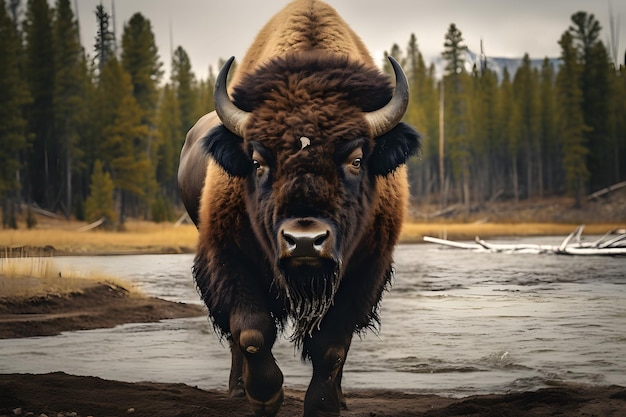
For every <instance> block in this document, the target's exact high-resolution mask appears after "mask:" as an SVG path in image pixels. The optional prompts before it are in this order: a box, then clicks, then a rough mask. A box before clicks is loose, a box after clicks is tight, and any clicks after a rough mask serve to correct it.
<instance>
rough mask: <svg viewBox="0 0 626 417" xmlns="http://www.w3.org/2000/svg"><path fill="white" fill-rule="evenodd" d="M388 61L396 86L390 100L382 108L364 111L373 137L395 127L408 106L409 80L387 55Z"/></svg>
mask: <svg viewBox="0 0 626 417" xmlns="http://www.w3.org/2000/svg"><path fill="white" fill-rule="evenodd" d="M388 58H389V62H391V66H392V67H393V72H394V74H395V76H396V88H395V89H394V90H393V95H392V96H391V100H389V103H387V104H386V105H385V106H384V107H383V108H381V109H378V110H375V111H372V112H369V113H366V114H365V120H366V121H367V124H368V125H369V126H370V131H371V132H372V136H373V137H378V136H381V135H383V134H385V133H387V132H389V131H390V130H391V129H393V128H394V127H396V125H397V124H398V123H400V120H401V119H402V116H404V113H405V112H406V109H407V107H408V106H409V82H408V81H407V79H406V75H404V71H402V67H401V66H400V64H398V62H397V61H396V60H395V59H394V58H393V57H392V56H389V57H388Z"/></svg>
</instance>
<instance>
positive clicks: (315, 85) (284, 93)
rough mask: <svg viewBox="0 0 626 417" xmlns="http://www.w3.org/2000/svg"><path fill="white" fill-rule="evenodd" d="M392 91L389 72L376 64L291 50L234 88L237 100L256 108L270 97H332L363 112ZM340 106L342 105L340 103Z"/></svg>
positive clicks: (303, 99)
mask: <svg viewBox="0 0 626 417" xmlns="http://www.w3.org/2000/svg"><path fill="white" fill-rule="evenodd" d="M391 94H392V86H391V84H390V81H389V76H387V75H386V74H383V73H382V72H381V71H380V70H379V69H378V68H377V67H375V66H374V65H367V64H364V63H362V62H359V61H355V60H353V59H351V58H348V57H347V56H345V55H336V54H330V53H327V52H325V51H306V52H292V53H289V54H287V55H285V56H282V57H276V58H273V59H272V60H269V61H268V62H266V63H265V64H264V65H262V66H261V67H259V68H258V69H257V70H256V71H255V72H254V73H252V74H250V75H248V76H245V77H244V78H243V79H242V80H241V82H240V83H239V85H238V86H237V87H236V88H235V90H234V92H233V99H234V102H235V104H236V105H237V106H238V107H239V108H241V109H243V110H246V111H253V110H254V109H255V108H257V107H259V105H260V104H262V103H264V102H266V101H268V100H271V101H280V102H287V101H291V103H292V105H296V104H302V103H304V102H306V101H309V100H313V99H319V98H326V99H327V100H328V99H330V98H332V100H333V101H334V102H336V100H339V101H340V102H341V103H343V104H347V105H348V106H353V107H356V108H358V109H360V110H361V111H363V112H370V111H373V110H377V109H379V108H381V107H383V106H384V105H385V104H387V102H388V101H389V99H390V98H391ZM337 107H340V106H337Z"/></svg>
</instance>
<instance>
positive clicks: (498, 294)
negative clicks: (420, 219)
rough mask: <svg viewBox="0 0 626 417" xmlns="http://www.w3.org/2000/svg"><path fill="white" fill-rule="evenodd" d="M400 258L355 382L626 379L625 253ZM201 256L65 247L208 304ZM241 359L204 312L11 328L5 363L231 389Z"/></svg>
mask: <svg viewBox="0 0 626 417" xmlns="http://www.w3.org/2000/svg"><path fill="white" fill-rule="evenodd" d="M560 241H561V239H560V238H541V239H520V240H515V242H526V243H528V242H532V243H542V244H558V243H560ZM507 242H512V241H511V240H509V241H507ZM395 261H396V277H395V280H394V284H393V287H392V289H391V291H389V292H388V293H386V294H385V295H384V299H383V303H382V307H381V318H382V327H381V329H380V332H378V333H373V332H368V333H367V334H366V335H365V336H363V337H362V338H359V337H355V338H354V341H353V343H352V347H351V349H350V354H349V355H348V361H347V364H346V367H345V371H344V379H343V386H344V388H345V389H346V390H350V389H351V388H353V389H363V388H384V389H398V390H403V391H407V392H419V393H436V394H440V395H447V396H454V397H461V396H467V395H473V394H486V393H506V392H511V391H522V390H533V389H538V388H542V387H545V386H549V385H551V384H554V383H559V382H576V383H584V384H601V385H605V384H607V385H608V384H618V385H622V386H626V355H625V353H626V258H625V257H621V258H611V257H570V256H559V255H533V254H503V253H475V252H471V251H467V250H462V249H450V248H441V247H438V246H435V245H430V244H420V245H399V246H398V247H397V249H396V252H395ZM192 262H193V256H192V255H132V256H102V257H82V256H81V257H59V258H56V259H55V264H56V265H57V266H58V268H59V269H60V270H63V268H69V269H71V270H72V271H84V272H85V273H90V272H93V271H97V272H100V273H104V274H109V275H113V276H119V277H121V278H123V279H125V280H128V281H131V282H132V283H133V284H134V285H135V286H137V287H138V288H140V289H141V290H142V291H143V292H144V293H146V294H148V295H150V296H156V297H161V298H164V299H168V300H173V301H182V302H187V303H200V301H199V297H198V295H197V293H196V290H195V287H194V285H193V281H192V277H191V272H190V269H191V264H192ZM274 353H275V356H276V359H277V361H278V364H279V366H280V367H281V369H282V370H283V373H284V374H285V385H287V386H289V387H294V388H306V386H307V385H308V382H309V378H310V375H311V368H310V365H309V364H303V363H301V361H300V354H299V352H297V351H296V350H295V349H294V347H293V344H291V343H289V341H288V340H287V336H283V337H282V338H281V339H280V340H279V341H278V342H277V344H276V346H275V348H274ZM229 366H230V353H229V350H228V346H227V344H226V343H225V342H224V343H222V342H220V341H219V339H218V338H217V337H216V335H215V334H214V333H213V329H212V326H211V325H210V324H209V323H208V321H207V319H206V318H205V317H198V318H192V319H178V320H165V321H162V322H160V323H150V324H127V325H122V326H118V327H116V328H113V329H99V330H89V331H76V332H66V333H63V334H61V335H59V336H54V337H35V338H25V339H8V340H0V373H13V372H19V373H44V372H53V371H63V372H67V373H70V374H76V375H93V376H99V377H102V378H107V379H116V380H122V381H130V382H134V381H148V380H149V381H155V382H183V383H187V384H190V385H195V386H198V387H200V388H216V389H225V388H226V386H227V379H228V372H229Z"/></svg>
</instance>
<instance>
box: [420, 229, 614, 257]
mask: <svg viewBox="0 0 626 417" xmlns="http://www.w3.org/2000/svg"><path fill="white" fill-rule="evenodd" d="M584 228H585V226H584V225H580V226H578V227H577V228H576V229H575V230H574V231H573V232H572V233H570V234H569V235H568V236H567V237H566V238H565V239H564V240H563V242H562V243H561V244H560V245H537V244H528V243H521V244H501V243H488V242H486V241H484V240H482V239H480V238H479V237H478V236H477V237H476V239H475V242H474V243H466V242H455V241H452V240H447V239H440V238H436V237H431V236H424V241H426V242H430V243H436V244H438V245H443V246H448V247H453V248H457V249H469V250H474V251H477V252H492V253H498V252H500V253H534V254H546V253H551V254H556V255H587V256H589V255H591V256H596V255H598V256H626V233H620V234H618V235H617V236H615V237H613V234H612V233H611V232H608V233H606V234H605V235H604V236H602V237H601V238H600V239H598V240H596V241H595V242H589V243H586V242H581V236H582V232H583V230H584ZM621 231H622V230H620V232H621Z"/></svg>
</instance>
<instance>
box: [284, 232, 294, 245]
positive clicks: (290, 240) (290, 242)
mask: <svg viewBox="0 0 626 417" xmlns="http://www.w3.org/2000/svg"><path fill="white" fill-rule="evenodd" d="M282 234H283V239H285V242H287V245H289V247H290V248H295V246H296V240H295V239H294V237H293V236H292V235H290V234H289V233H286V232H285V231H284V230H283V232H282Z"/></svg>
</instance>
